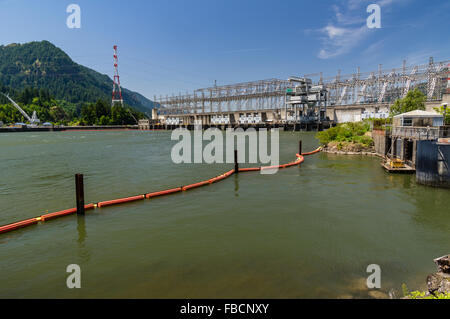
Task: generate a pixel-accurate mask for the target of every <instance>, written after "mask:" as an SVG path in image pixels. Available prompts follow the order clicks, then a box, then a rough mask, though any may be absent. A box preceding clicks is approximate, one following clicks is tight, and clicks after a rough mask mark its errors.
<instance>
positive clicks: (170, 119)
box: [154, 58, 450, 125]
mask: <svg viewBox="0 0 450 319" xmlns="http://www.w3.org/2000/svg"><path fill="white" fill-rule="evenodd" d="M449 70H450V61H449V60H446V61H440V62H435V61H434V59H433V58H430V59H429V62H428V63H427V64H422V65H410V66H407V64H406V61H403V65H402V66H401V67H399V68H393V69H383V67H382V65H379V66H378V69H377V71H372V72H365V73H362V72H360V68H359V67H358V68H357V72H356V73H353V74H341V71H338V73H337V75H335V76H332V77H324V76H323V74H322V73H316V74H307V75H304V76H303V77H291V78H289V79H287V80H282V79H267V80H259V81H252V82H245V83H237V84H231V85H223V86H216V85H214V86H212V87H208V88H201V89H197V90H195V91H194V92H192V93H186V94H178V95H174V94H173V95H171V96H168V95H167V96H165V97H163V96H160V97H159V98H157V97H156V96H155V98H154V100H155V101H156V102H157V104H158V105H159V107H158V109H157V113H158V115H157V116H158V119H160V120H161V121H162V122H163V123H165V124H169V125H188V124H195V123H199V122H200V123H202V124H208V125H214V124H258V123H267V122H269V123H301V122H302V121H305V118H306V117H305V116H304V115H305V114H302V110H304V109H303V108H302V107H304V106H310V107H311V106H312V107H313V110H314V112H316V117H315V119H316V121H317V122H327V121H331V122H346V121H357V120H361V119H363V118H364V117H381V118H383V117H387V114H388V113H389V106H390V105H392V103H393V102H394V101H395V100H396V99H398V98H402V97H405V96H406V94H407V93H408V92H409V91H410V90H411V89H414V88H418V89H419V90H421V91H422V92H423V93H425V95H426V97H427V107H428V106H429V107H431V106H435V105H439V102H440V101H442V99H443V96H444V95H445V94H447V96H449V93H450V75H449V74H450V73H449ZM299 81H300V82H301V81H306V82H308V83H309V84H307V86H306V89H302V90H300V91H302V92H301V93H300V94H297V92H298V91H299V87H300V86H301V85H299ZM305 90H306V91H305ZM314 90H315V91H314ZM446 90H447V91H446ZM319 91H320V92H324V93H321V94H317V92H319ZM311 93H313V94H311ZM298 95H303V96H304V97H302V98H300V97H299V96H298ZM300 106H302V107H300ZM320 112H321V113H320ZM321 114H323V115H321Z"/></svg>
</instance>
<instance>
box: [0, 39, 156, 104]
mask: <svg viewBox="0 0 450 319" xmlns="http://www.w3.org/2000/svg"><path fill="white" fill-rule="evenodd" d="M0 83H1V84H2V85H3V86H5V87H10V88H12V89H16V90H17V89H23V88H25V87H35V88H37V89H41V88H44V89H48V90H49V92H50V94H52V95H53V96H54V97H55V98H56V99H61V100H66V101H68V102H70V103H74V104H76V105H82V104H83V103H89V102H95V101H97V100H98V99H105V100H109V99H111V92H112V86H113V80H112V79H111V78H110V77H109V76H108V75H106V74H102V73H100V72H97V71H95V70H93V69H91V68H89V67H86V66H83V65H81V64H78V63H76V62H74V61H73V60H72V59H71V58H70V56H69V55H68V54H67V53H66V52H64V51H63V50H62V49H60V48H58V47H57V46H55V45H54V44H53V43H51V42H49V41H47V40H43V41H33V42H27V43H23V44H19V43H11V44H8V45H1V46H0ZM122 96H123V99H124V103H125V104H127V105H129V106H131V107H133V108H135V109H137V110H139V111H141V112H149V111H150V110H151V109H152V108H153V107H154V102H153V101H151V100H149V99H147V98H146V97H145V96H143V95H142V94H140V93H138V92H134V91H131V90H129V89H126V88H124V87H122Z"/></svg>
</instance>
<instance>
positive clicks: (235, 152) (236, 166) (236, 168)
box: [234, 150, 239, 174]
mask: <svg viewBox="0 0 450 319" xmlns="http://www.w3.org/2000/svg"><path fill="white" fill-rule="evenodd" d="M234 172H235V173H236V174H237V173H239V164H238V151H237V150H234Z"/></svg>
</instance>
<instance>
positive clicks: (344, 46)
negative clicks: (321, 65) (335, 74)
mask: <svg viewBox="0 0 450 319" xmlns="http://www.w3.org/2000/svg"><path fill="white" fill-rule="evenodd" d="M321 32H322V33H324V34H326V37H323V38H322V41H323V45H322V48H321V49H320V51H319V55H318V56H319V58H321V59H329V58H332V57H336V56H339V55H342V54H345V53H348V52H350V51H351V50H352V49H353V48H354V47H355V46H357V45H358V43H359V42H360V41H361V40H362V39H363V38H364V37H365V36H366V34H367V33H368V32H369V29H368V28H367V27H366V26H363V27H359V28H338V27H335V26H333V25H328V26H326V27H325V28H323V29H322V30H321Z"/></svg>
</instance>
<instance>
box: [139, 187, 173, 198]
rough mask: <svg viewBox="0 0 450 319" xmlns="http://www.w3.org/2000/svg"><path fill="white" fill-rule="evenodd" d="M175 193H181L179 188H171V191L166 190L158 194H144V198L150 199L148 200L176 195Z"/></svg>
mask: <svg viewBox="0 0 450 319" xmlns="http://www.w3.org/2000/svg"><path fill="white" fill-rule="evenodd" d="M177 192H181V187H177V188H172V189H167V190H164V191H159V192H153V193H149V194H146V195H145V197H146V198H147V199H150V198H152V197H158V196H163V195H169V194H173V193H177Z"/></svg>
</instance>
